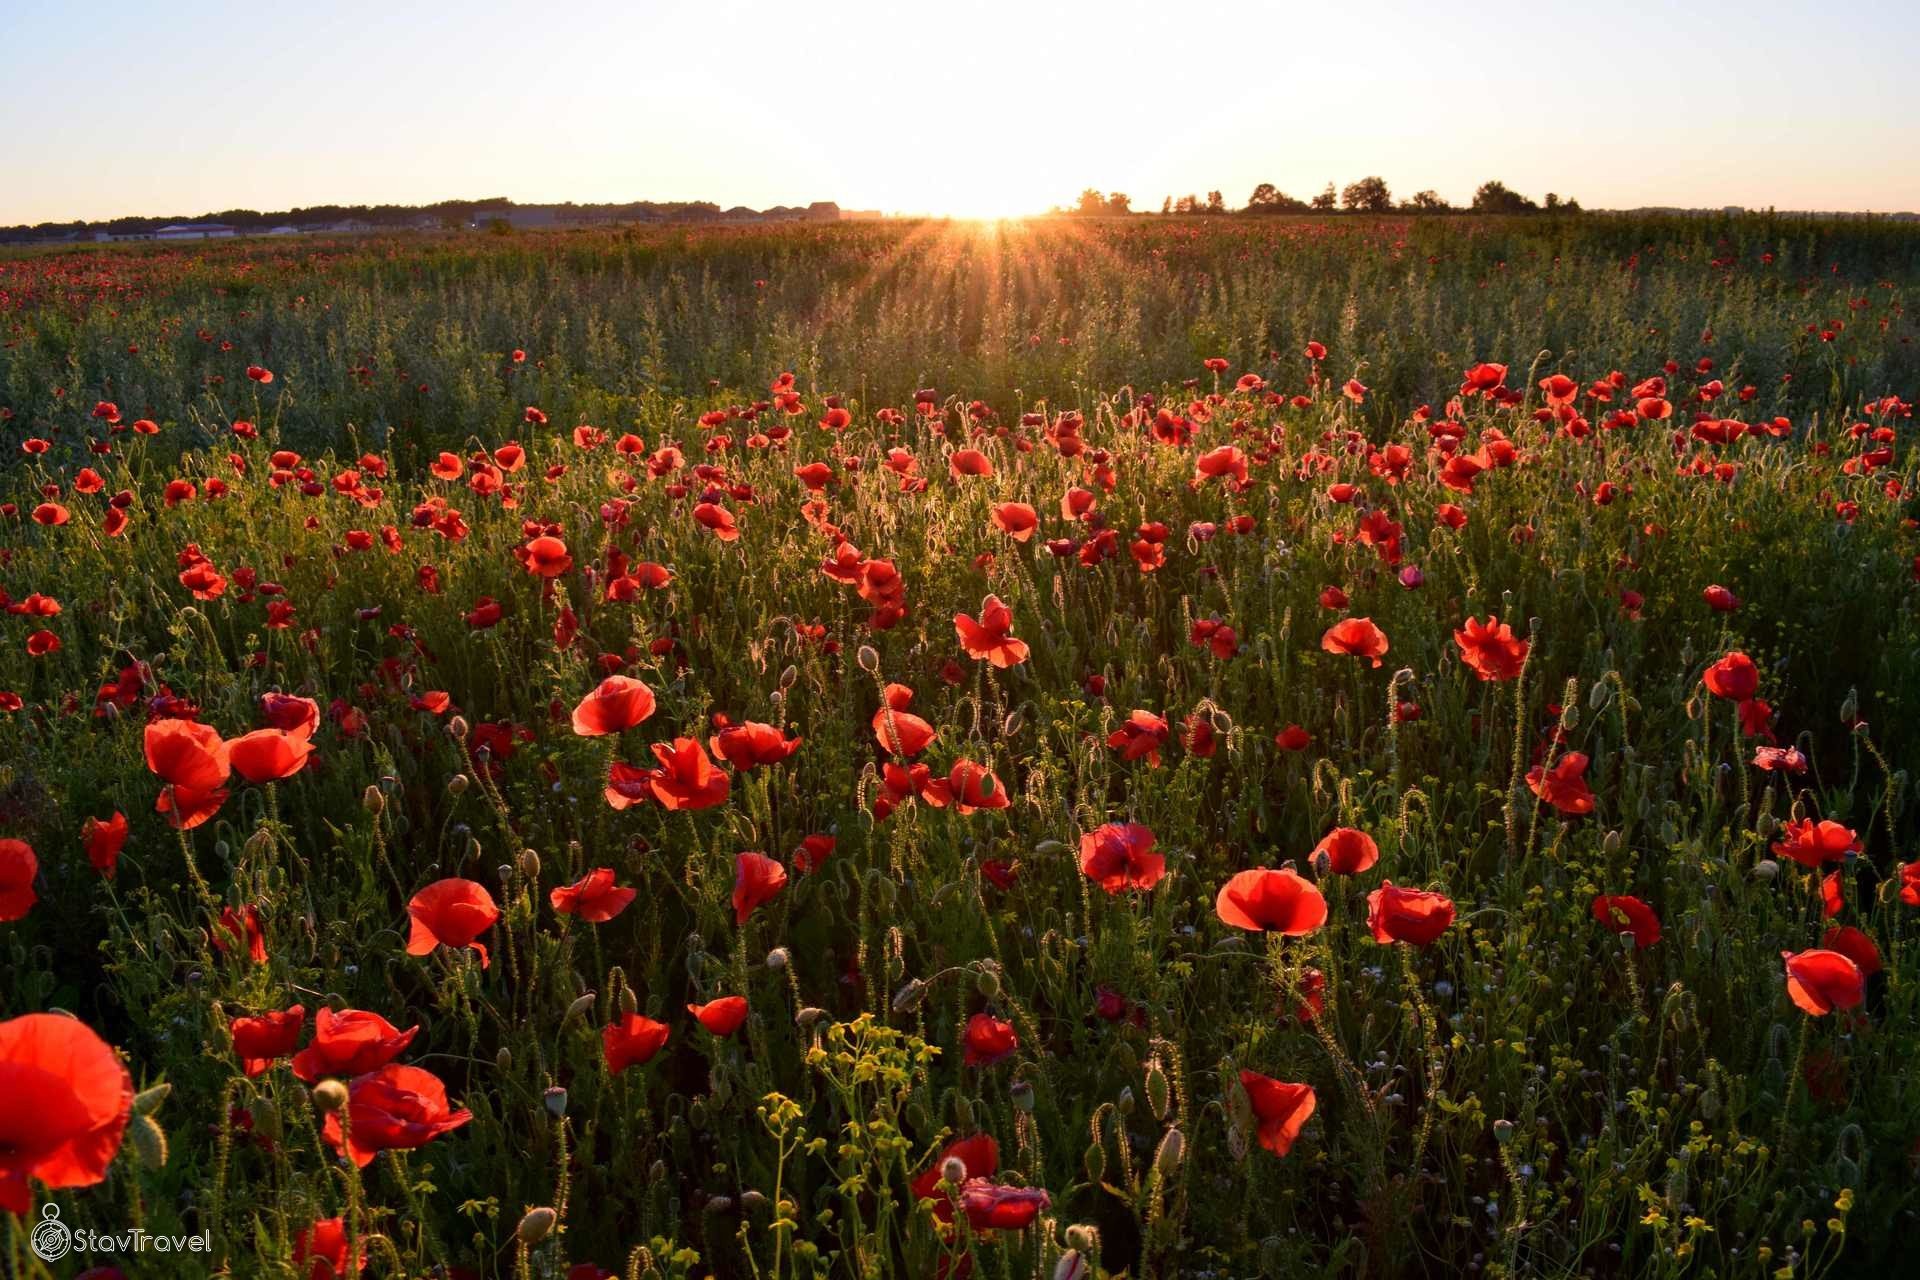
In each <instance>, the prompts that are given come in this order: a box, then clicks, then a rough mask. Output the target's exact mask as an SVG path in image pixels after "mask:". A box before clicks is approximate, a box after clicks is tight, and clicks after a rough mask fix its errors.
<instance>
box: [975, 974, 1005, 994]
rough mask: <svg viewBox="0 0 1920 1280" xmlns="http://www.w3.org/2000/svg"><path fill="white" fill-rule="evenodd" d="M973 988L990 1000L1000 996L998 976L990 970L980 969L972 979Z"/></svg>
mask: <svg viewBox="0 0 1920 1280" xmlns="http://www.w3.org/2000/svg"><path fill="white" fill-rule="evenodd" d="M973 988H974V990H976V991H978V992H979V993H980V994H981V995H983V996H985V997H986V998H987V999H989V1000H991V999H993V998H994V997H995V996H997V995H999V994H1000V975H999V974H998V973H996V972H995V971H994V970H992V969H982V970H980V972H979V973H978V974H977V975H976V976H975V977H974V980H973Z"/></svg>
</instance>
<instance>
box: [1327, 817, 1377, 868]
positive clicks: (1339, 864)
mask: <svg viewBox="0 0 1920 1280" xmlns="http://www.w3.org/2000/svg"><path fill="white" fill-rule="evenodd" d="M1313 854H1314V857H1315V858H1319V857H1322V856H1324V857H1325V858H1326V860H1327V868H1328V869H1329V870H1331V871H1335V872H1338V873H1339V874H1341V875H1343V876H1353V875H1359V874H1360V873H1361V872H1362V871H1365V870H1366V869H1367V868H1369V867H1371V866H1372V865H1373V864H1374V863H1376V862H1378V861H1380V846H1379V845H1377V844H1375V843H1374V842H1373V837H1372V836H1370V835H1368V834H1367V833H1366V832H1364V831H1360V830H1358V829H1356V828H1354V827H1335V828H1334V829H1333V830H1331V831H1329V832H1327V834H1326V835H1325V837H1323V838H1322V839H1321V841H1320V843H1319V844H1317V845H1315V846H1314V847H1313Z"/></svg>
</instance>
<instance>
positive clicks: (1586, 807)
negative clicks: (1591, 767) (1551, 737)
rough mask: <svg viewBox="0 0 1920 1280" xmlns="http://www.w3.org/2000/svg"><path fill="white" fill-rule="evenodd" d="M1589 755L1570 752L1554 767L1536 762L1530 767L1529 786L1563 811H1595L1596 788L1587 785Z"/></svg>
mask: <svg viewBox="0 0 1920 1280" xmlns="http://www.w3.org/2000/svg"><path fill="white" fill-rule="evenodd" d="M1586 772H1587V757H1586V755H1585V754H1584V753H1582V752H1579V751H1569V752H1567V754H1565V755H1564V756H1561V757H1560V758H1559V759H1558V760H1556V761H1554V763H1553V768H1552V769H1550V770H1549V769H1545V768H1542V767H1541V766H1540V765H1535V766H1533V768H1531V769H1529V770H1527V788H1528V790H1530V791H1532V792H1533V794H1535V795H1536V796H1539V797H1540V798H1541V799H1542V800H1545V801H1546V802H1547V803H1548V804H1550V805H1552V806H1553V807H1554V808H1556V809H1558V810H1559V811H1560V812H1561V813H1573V814H1580V813H1592V812H1593V791H1592V789H1591V788H1589V787H1588V786H1587V779H1586Z"/></svg>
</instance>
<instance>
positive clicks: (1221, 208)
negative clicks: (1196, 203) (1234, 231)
mask: <svg viewBox="0 0 1920 1280" xmlns="http://www.w3.org/2000/svg"><path fill="white" fill-rule="evenodd" d="M1226 211H1227V198H1226V197H1225V196H1223V195H1221V194H1220V193H1219V192H1218V191H1209V192H1207V212H1208V213H1225V212H1226Z"/></svg>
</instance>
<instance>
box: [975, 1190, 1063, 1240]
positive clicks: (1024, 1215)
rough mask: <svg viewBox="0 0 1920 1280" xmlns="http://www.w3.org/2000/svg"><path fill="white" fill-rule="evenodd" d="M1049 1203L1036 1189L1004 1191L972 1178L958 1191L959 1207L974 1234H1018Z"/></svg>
mask: <svg viewBox="0 0 1920 1280" xmlns="http://www.w3.org/2000/svg"><path fill="white" fill-rule="evenodd" d="M1052 1203H1053V1201H1052V1199H1051V1198H1050V1197H1049V1196H1048V1195H1047V1193H1046V1192H1045V1191H1042V1190H1040V1189H1039V1188H1038V1187H1008V1186H1002V1185H1000V1184H999V1183H997V1182H988V1181H987V1180H986V1179H985V1178H974V1179H971V1180H969V1181H968V1182H967V1183H966V1185H964V1186H963V1187H961V1188H960V1207H961V1209H963V1210H964V1211H965V1212H966V1215H967V1225H968V1226H970V1227H972V1228H973V1229H974V1230H975V1231H1020V1230H1024V1229H1025V1228H1026V1227H1028V1226H1030V1225H1031V1224H1032V1223H1033V1220H1034V1219H1035V1218H1036V1217H1038V1216H1039V1215H1040V1211H1041V1210H1043V1209H1045V1208H1047V1207H1048V1206H1049V1205H1051V1204H1052Z"/></svg>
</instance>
